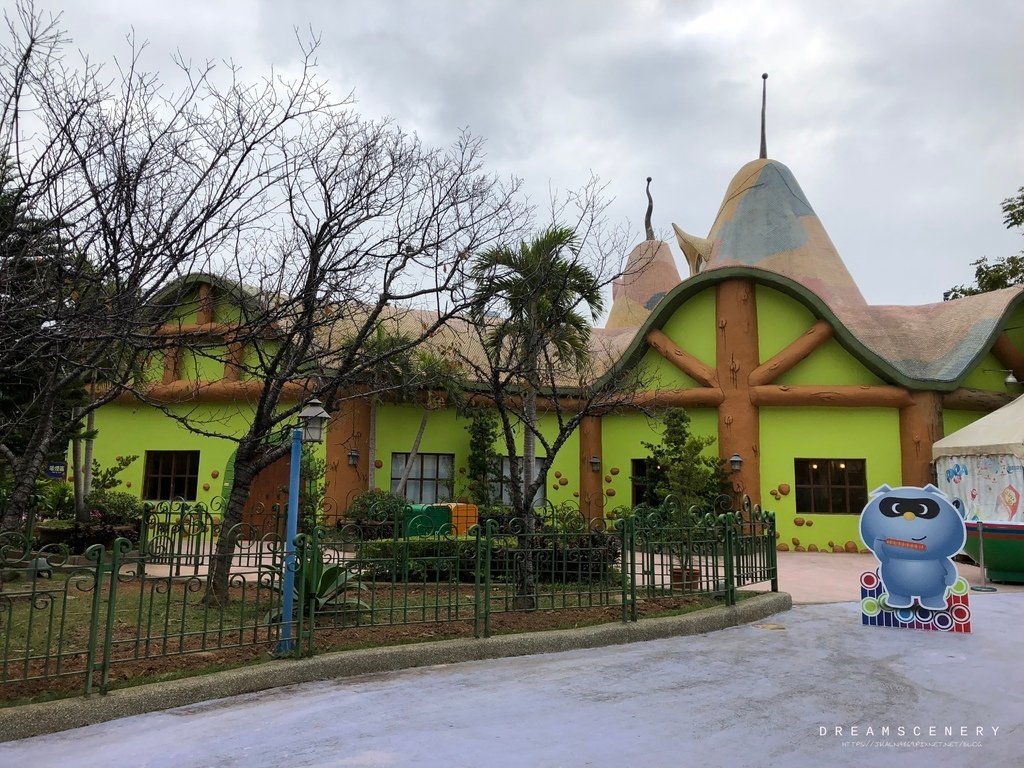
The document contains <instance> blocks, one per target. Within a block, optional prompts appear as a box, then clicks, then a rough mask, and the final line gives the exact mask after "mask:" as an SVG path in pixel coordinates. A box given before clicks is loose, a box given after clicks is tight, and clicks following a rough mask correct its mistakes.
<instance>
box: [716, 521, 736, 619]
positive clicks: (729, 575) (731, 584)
mask: <svg viewBox="0 0 1024 768" xmlns="http://www.w3.org/2000/svg"><path fill="white" fill-rule="evenodd" d="M718 520H719V522H720V523H722V524H723V525H724V526H725V531H724V535H723V542H724V548H725V553H724V560H725V604H726V605H735V604H736V568H735V565H736V564H735V562H734V558H735V557H736V551H735V550H736V542H735V540H734V534H735V532H734V531H733V513H732V512H726V513H725V514H724V515H721V516H720V517H719V518H718Z"/></svg>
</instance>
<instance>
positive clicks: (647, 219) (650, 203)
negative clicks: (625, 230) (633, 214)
mask: <svg viewBox="0 0 1024 768" xmlns="http://www.w3.org/2000/svg"><path fill="white" fill-rule="evenodd" d="M652 213H654V198H652V197H651V177H650V176H648V177H647V215H646V216H644V229H645V230H647V239H648V240H653V239H654V230H653V229H652V228H651V214H652Z"/></svg>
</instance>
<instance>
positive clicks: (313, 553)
mask: <svg viewBox="0 0 1024 768" xmlns="http://www.w3.org/2000/svg"><path fill="white" fill-rule="evenodd" d="M323 534H324V529H323V528H320V527H319V526H314V527H313V530H312V531H311V532H310V533H308V534H307V535H306V539H305V541H304V542H303V544H304V548H305V550H306V557H305V558H303V560H302V572H301V574H300V575H301V576H302V578H301V579H300V583H301V584H302V590H303V592H305V585H306V583H307V579H306V576H305V572H306V569H307V568H310V569H312V570H311V573H312V575H313V577H314V578H313V579H310V580H309V581H310V582H312V583H311V584H310V586H311V587H312V588H313V589H319V588H320V585H319V583H317V582H318V581H319V579H320V577H321V576H322V575H323V571H324V566H325V563H324V557H323V552H322V550H321V546H320V544H321V540H322V539H323ZM315 598H316V596H315V595H314V599H313V600H310V596H309V595H306V594H303V595H302V599H303V600H304V601H305V602H304V603H300V604H299V621H302V618H303V609H304V607H305V605H306V604H309V616H308V617H307V620H306V623H305V627H304V628H303V629H302V630H301V631H302V632H303V634H302V635H301V636H300V637H303V638H305V640H306V655H307V656H312V655H313V653H314V651H315V650H316V645H315V640H314V637H315V635H316V604H317V601H316V599H315ZM300 627H302V625H301V624H300ZM300 645H301V641H300Z"/></svg>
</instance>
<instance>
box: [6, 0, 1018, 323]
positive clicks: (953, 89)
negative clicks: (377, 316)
mask: <svg viewBox="0 0 1024 768" xmlns="http://www.w3.org/2000/svg"><path fill="white" fill-rule="evenodd" d="M9 2H10V0H4V4H5V5H9ZM37 7H41V8H44V9H46V10H51V11H54V12H56V11H63V12H64V25H65V27H66V28H67V30H68V32H69V33H70V34H71V36H72V37H73V39H74V41H75V44H76V45H77V46H78V47H80V48H81V49H83V51H86V52H89V53H90V55H91V56H92V57H93V58H94V59H103V58H105V57H110V56H112V55H113V53H115V52H123V51H124V50H125V47H124V37H125V35H126V34H127V33H128V32H129V31H130V30H131V29H132V28H134V30H135V34H136V36H137V37H138V38H140V39H144V40H148V41H149V44H150V56H149V59H148V62H149V63H150V64H151V65H155V66H160V67H164V66H166V68H167V69H170V54H171V52H172V51H173V50H175V49H180V50H181V51H182V52H184V53H185V54H187V55H189V56H191V57H193V58H194V59H197V60H201V59H206V58H217V59H220V58H230V59H233V60H234V61H235V62H236V63H238V64H241V65H242V66H243V67H244V68H245V70H246V71H248V72H251V73H252V75H253V76H254V77H256V76H259V75H261V74H264V73H265V72H266V71H267V69H268V67H269V66H271V65H274V66H277V67H278V68H285V69H287V68H288V67H289V66H290V65H294V63H295V61H296V58H297V46H296V43H295V34H294V31H293V30H294V29H295V28H296V27H299V28H302V29H304V30H308V29H310V28H311V29H312V30H314V31H315V32H317V33H321V34H322V39H323V42H322V48H321V50H320V54H319V62H320V65H321V71H322V73H323V74H324V75H325V76H326V77H327V78H328V79H329V80H330V81H331V83H332V86H333V88H334V89H335V91H336V92H338V93H347V92H348V91H350V90H354V92H355V96H356V99H357V101H358V106H359V109H360V110H361V111H362V112H363V113H364V114H366V115H368V116H374V117H377V116H384V115H388V116H391V117H393V118H394V119H395V120H396V122H398V123H399V124H400V125H401V126H402V127H403V128H405V129H406V130H408V131H416V132H417V133H419V135H420V136H421V137H422V138H423V139H424V140H425V141H427V142H430V143H434V144H441V143H448V142H450V141H451V140H452V139H453V138H454V137H455V135H456V134H457V132H458V131H459V129H461V128H464V127H468V128H469V129H470V130H471V131H472V132H473V133H474V134H476V135H479V136H482V137H484V138H485V139H486V140H487V155H488V161H489V163H490V166H491V169H492V170H495V171H498V172H502V173H509V174H514V175H517V176H520V177H523V178H525V179H526V181H527V183H528V188H529V189H530V190H531V192H532V195H533V196H534V197H535V198H539V199H541V200H543V199H546V197H547V193H548V192H547V191H548V188H549V186H553V187H556V188H560V189H565V188H572V187H575V186H578V185H579V184H581V183H582V182H584V181H585V180H586V179H587V177H588V176H589V174H590V172H591V171H593V172H594V173H596V174H597V175H599V176H600V177H601V178H602V179H603V180H604V181H606V182H608V184H609V193H610V195H612V196H614V197H615V201H614V203H613V206H612V208H611V214H612V217H613V218H614V219H616V220H618V221H621V222H622V223H627V222H628V223H629V224H630V226H631V227H632V229H633V231H634V232H635V233H636V238H635V239H637V240H639V239H642V232H643V214H644V210H645V208H646V198H645V197H644V180H645V178H646V177H647V176H648V175H650V176H653V177H654V182H653V185H652V189H653V192H654V198H655V209H654V227H655V230H656V232H658V233H659V234H660V235H661V236H662V237H664V238H665V239H668V240H670V242H672V246H673V251H674V252H675V253H676V258H677V263H678V264H679V265H680V273H682V274H685V261H684V260H683V258H682V255H681V253H679V251H678V247H677V246H676V244H675V240H674V237H672V236H671V224H672V223H673V222H675V223H676V224H679V225H680V226H681V227H682V228H683V229H685V230H687V231H690V232H692V233H694V234H697V235H700V236H704V235H706V234H707V232H708V230H709V228H710V226H711V224H712V221H713V219H714V216H715V213H716V211H717V209H718V206H719V204H720V203H721V200H722V195H723V193H724V192H725V188H726V186H727V184H728V182H729V180H730V179H731V178H732V176H733V175H734V174H735V172H736V171H737V170H738V169H739V168H740V166H741V165H743V164H744V163H745V162H747V161H748V160H752V159H754V158H756V157H757V154H758V146H759V118H760V99H761V77H760V75H761V73H762V72H768V73H769V74H770V77H769V80H768V154H769V157H772V158H774V159H776V160H779V161H781V162H783V163H785V164H786V165H787V166H789V168H790V169H791V170H792V171H793V173H794V174H795V176H796V178H797V179H798V180H799V182H800V184H801V186H802V187H803V189H804V192H805V193H806V195H807V197H808V199H809V200H810V202H811V205H812V206H813V207H814V209H815V211H816V212H817V214H818V216H819V217H820V218H821V220H822V222H823V224H824V226H825V228H826V230H827V231H828V232H829V234H830V235H831V237H832V240H833V241H834V242H835V244H836V246H837V248H838V250H839V253H840V254H841V255H842V257H843V259H844V260H845V262H846V264H847V266H848V268H849V269H850V271H851V273H852V274H853V276H854V279H856V280H857V282H858V284H859V285H860V287H861V290H862V291H863V292H864V294H865V296H866V297H867V299H868V301H869V302H870V303H873V304H921V303H927V302H931V301H938V300H941V298H942V292H943V290H945V289H947V288H949V287H950V286H951V285H954V284H957V283H962V282H971V280H972V279H973V269H972V267H971V266H970V262H971V261H973V260H974V259H977V258H979V257H981V256H988V257H990V258H997V257H1000V256H1009V255H1012V254H1015V253H1017V252H1018V251H1020V250H1021V249H1022V248H1024V238H1022V237H1021V234H1020V233H1019V231H1008V230H1006V229H1005V228H1004V227H1003V224H1002V213H1001V211H1000V202H1001V201H1002V200H1003V199H1004V198H1006V197H1009V196H1010V195H1012V194H1014V193H1015V192H1016V190H1017V188H1018V187H1020V186H1022V185H1024V53H1022V51H1024V45H1022V40H1024V2H1021V0H987V1H986V2H977V1H974V0H972V1H970V2H968V0H961V1H960V2H953V1H952V0H915V1H907V2H900V1H899V0H887V1H886V2H876V1H872V2H866V1H863V0H842V1H841V2H838V1H837V2H823V1H822V0H808V1H807V2H790V1H788V0H766V1H765V2H757V1H753V0H743V1H740V0H722V1H720V2H719V1H716V0H703V1H701V2H682V1H680V0H677V1H676V2H667V1H666V2H657V1H656V0H491V1H490V2H487V1H479V2H468V1H465V2H456V1H455V0H452V1H450V2H449V1H445V0H432V1H431V2H416V3H414V2H412V1H411V0H408V1H406V2H399V1H398V0H361V1H356V0H352V1H348V2H346V1H343V0H288V1H286V0H80V1H79V0H64V1H63V2H46V0H37Z"/></svg>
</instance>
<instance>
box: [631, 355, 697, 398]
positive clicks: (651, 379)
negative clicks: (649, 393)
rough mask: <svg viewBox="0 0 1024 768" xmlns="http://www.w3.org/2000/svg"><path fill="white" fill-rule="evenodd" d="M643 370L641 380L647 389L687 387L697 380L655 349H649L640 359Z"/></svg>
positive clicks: (693, 385)
mask: <svg viewBox="0 0 1024 768" xmlns="http://www.w3.org/2000/svg"><path fill="white" fill-rule="evenodd" d="M640 369H641V370H642V371H643V374H642V379H641V381H643V382H644V384H645V386H646V388H647V389H689V388H690V387H696V386H697V382H696V381H694V380H693V379H691V378H690V377H689V376H687V375H686V374H685V373H683V372H682V371H680V370H679V369H678V368H677V367H676V366H674V365H672V363H670V362H669V361H668V360H666V359H665V358H664V357H662V356H661V355H660V354H659V353H658V351H657V350H654V349H649V350H647V352H645V353H644V356H643V359H642V360H641V361H640Z"/></svg>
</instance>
